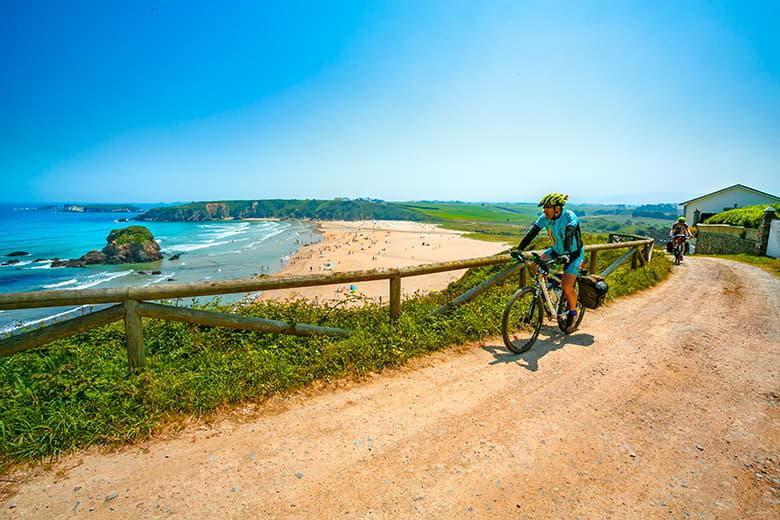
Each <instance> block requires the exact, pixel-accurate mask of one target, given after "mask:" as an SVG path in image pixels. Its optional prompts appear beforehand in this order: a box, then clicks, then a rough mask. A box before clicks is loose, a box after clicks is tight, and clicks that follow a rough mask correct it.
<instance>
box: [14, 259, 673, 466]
mask: <svg viewBox="0 0 780 520" xmlns="http://www.w3.org/2000/svg"><path fill="white" fill-rule="evenodd" d="M607 253H609V254H607ZM620 253H621V251H615V252H611V251H610V252H605V254H603V255H601V257H600V267H601V268H603V267H604V266H606V265H607V264H608V263H609V262H610V261H611V260H612V259H614V258H615V257H616V256H617V255H619V254H620ZM499 269H501V267H500V266H498V267H496V266H494V267H486V268H480V269H472V270H470V271H469V272H468V273H467V274H466V275H464V277H463V278H462V279H460V280H459V281H457V282H454V283H453V284H451V285H450V287H449V288H448V289H447V290H445V291H442V292H440V293H436V294H432V295H427V296H419V297H415V298H412V299H409V300H407V301H405V302H404V303H403V306H402V316H401V318H400V320H399V321H398V322H397V323H396V324H393V323H390V321H389V319H388V312H387V309H386V307H380V306H378V305H376V304H373V303H370V302H362V304H361V305H358V306H353V307H348V306H342V307H335V308H334V307H330V308H328V307H325V306H322V305H318V304H317V303H312V302H307V301H289V302H284V303H275V302H262V303H253V304H250V305H246V306H244V307H242V308H241V309H240V310H239V311H238V312H240V313H241V314H244V315H248V316H259V317H264V318H271V319H281V320H287V321H293V322H300V323H317V324H322V325H329V326H335V327H345V328H349V329H353V330H355V331H356V334H355V335H354V336H352V337H350V338H348V339H340V340H339V339H332V338H298V337H291V336H280V335H269V334H257V333H252V332H244V331H237V330H228V329H221V328H208V327H201V326H194V325H188V324H181V323H175V322H164V321H158V320H151V319H144V320H143V324H144V336H145V342H146V349H147V363H148V368H147V370H146V371H145V372H144V373H142V374H141V375H139V376H128V372H127V359H126V354H125V349H124V329H123V327H122V325H121V324H114V325H110V326H106V327H103V328H100V329H96V330H92V331H89V332H85V333H82V334H79V335H77V336H74V337H71V338H68V339H66V340H60V341H56V342H53V343H51V344H49V345H47V346H45V347H42V348H39V349H35V350H32V351H28V352H24V353H20V354H17V355H14V356H10V357H6V358H0V409H2V410H3V413H2V416H0V473H3V472H4V471H7V470H8V469H9V467H10V466H11V465H13V464H15V463H19V462H26V461H36V460H41V459H46V458H51V457H56V456H57V455H59V454H62V453H65V452H69V451H73V450H76V449H79V448H82V447H86V446H89V445H96V444H97V445H118V444H123V443H129V442H133V441H136V440H140V439H144V438H147V437H149V436H151V435H153V434H154V433H155V432H158V431H160V430H161V429H163V428H166V427H170V426H171V425H172V424H175V423H176V421H177V420H179V419H181V418H182V417H190V416H196V417H198V416H199V417H203V418H207V417H208V416H209V415H210V414H213V413H214V412H215V411H217V410H218V409H220V408H221V407H224V406H230V405H233V404H235V403H239V402H242V401H247V400H262V399H264V398H267V397H269V396H272V395H275V394H279V393H283V392H286V391H290V390H292V389H295V388H300V387H302V386H305V385H307V384H309V383H311V382H313V381H315V380H327V379H333V378H342V377H354V376H360V375H361V374H366V373H368V372H371V371H376V370H380V369H382V368H385V367H392V366H396V365H399V364H402V363H404V362H405V361H406V360H408V359H409V358H411V357H414V356H417V355H419V354H422V353H426V352H431V351H435V350H440V349H444V348H447V347H448V346H450V345H457V344H461V343H463V342H467V341H473V340H477V339H481V338H486V337H491V336H497V335H499V334H500V317H501V313H502V311H503V308H504V305H505V303H506V301H507V299H508V297H509V295H510V294H511V293H512V292H513V291H514V290H515V289H516V285H515V283H516V282H512V283H509V282H508V283H506V284H504V285H502V286H499V287H496V288H494V289H491V290H489V291H486V292H485V293H483V294H482V295H481V296H480V297H478V298H476V299H475V300H474V301H472V302H470V303H469V304H467V305H464V306H462V307H460V308H458V309H455V310H454V311H452V312H451V313H450V314H448V315H446V316H441V317H436V318H432V317H430V316H429V312H430V311H431V310H433V309H434V308H435V307H437V306H438V305H440V304H442V303H444V302H446V301H448V300H449V299H451V298H452V297H454V296H455V295H458V294H460V293H462V292H463V291H464V290H466V289H467V288H469V287H472V286H474V285H475V284H477V283H479V282H480V281H482V280H484V279H485V278H486V277H488V276H490V275H491V274H493V273H495V272H497V270H499ZM669 269H670V266H669V261H668V259H667V258H666V256H665V255H661V254H658V255H655V256H654V258H653V260H652V261H651V262H650V264H649V266H648V267H647V268H644V269H638V270H636V271H630V270H628V268H627V267H624V268H621V269H619V270H617V271H616V272H615V273H613V275H611V276H610V278H609V281H610V286H611V297H612V298H613V299H614V298H615V297H617V296H620V295H624V294H629V293H632V292H635V291H637V290H640V289H643V288H645V287H649V286H650V285H653V284H655V283H657V282H658V281H660V280H662V279H663V278H664V277H665V276H666V275H667V274H668V272H669ZM205 308H209V309H217V310H227V307H226V306H220V305H219V304H211V305H207V306H205Z"/></svg>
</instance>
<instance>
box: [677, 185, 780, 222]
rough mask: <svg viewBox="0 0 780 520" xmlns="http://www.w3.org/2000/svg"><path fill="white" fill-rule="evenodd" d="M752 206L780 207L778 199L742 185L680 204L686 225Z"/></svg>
mask: <svg viewBox="0 0 780 520" xmlns="http://www.w3.org/2000/svg"><path fill="white" fill-rule="evenodd" d="M754 204H766V205H767V206H773V207H774V208H775V209H780V207H778V206H780V197H775V196H774V195H770V194H769V193H764V192H763V191H758V190H754V189H753V188H748V187H747V186H743V185H742V184H735V185H734V186H729V187H728V188H723V189H722V190H718V191H713V192H712V193H708V194H706V195H702V196H700V197H696V198H695V199H691V200H686V201H685V202H681V203H680V205H681V206H682V207H683V213H682V214H683V216H685V220H686V222H687V223H688V225H695V224H698V223H699V222H702V221H704V220H706V219H707V218H709V217H711V216H712V215H715V214H717V213H721V212H723V211H727V210H730V209H734V208H744V207H745V206H753V205H754Z"/></svg>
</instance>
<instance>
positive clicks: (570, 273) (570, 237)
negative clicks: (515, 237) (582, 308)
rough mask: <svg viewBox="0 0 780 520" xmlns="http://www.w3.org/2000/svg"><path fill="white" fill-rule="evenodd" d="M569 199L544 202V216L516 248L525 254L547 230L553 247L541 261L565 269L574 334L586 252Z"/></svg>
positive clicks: (564, 285) (547, 198) (551, 196)
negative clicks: (577, 284) (578, 283)
mask: <svg viewBox="0 0 780 520" xmlns="http://www.w3.org/2000/svg"><path fill="white" fill-rule="evenodd" d="M568 198H569V196H568V195H563V194H562V193H550V194H548V195H545V196H544V197H543V198H542V200H541V202H539V206H541V207H542V208H543V211H544V212H543V213H542V214H541V215H539V218H537V219H536V222H534V225H533V226H532V227H531V230H530V231H529V232H528V233H527V234H526V235H525V237H524V238H523V240H522V241H521V242H520V244H519V245H518V246H517V250H518V251H523V250H524V249H525V248H526V247H528V245H529V244H530V243H531V242H532V241H533V239H534V238H536V235H538V234H539V231H540V230H541V229H542V228H545V229H547V233H548V234H549V236H550V239H551V240H552V247H550V248H548V249H546V250H545V251H544V253H543V254H542V258H543V259H544V260H545V261H549V260H551V259H557V260H558V261H559V262H560V263H561V264H563V266H564V273H563V279H562V280H561V286H562V288H563V295H564V296H565V297H566V303H567V304H568V307H569V311H568V313H567V315H566V329H567V330H566V332H573V331H574V324H575V323H577V293H576V292H575V291H574V282H576V280H577V275H578V274H579V269H580V265H581V264H582V262H583V260H585V250H584V248H583V244H582V233H581V231H580V222H579V219H577V215H575V214H574V212H573V211H571V210H570V209H567V210H564V209H563V205H564V204H566V201H567V200H568ZM514 254H517V253H514Z"/></svg>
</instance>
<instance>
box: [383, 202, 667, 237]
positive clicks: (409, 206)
mask: <svg viewBox="0 0 780 520" xmlns="http://www.w3.org/2000/svg"><path fill="white" fill-rule="evenodd" d="M394 204H396V205H398V206H401V207H402V208H404V209H406V210H410V211H413V212H417V213H419V214H421V215H424V216H425V217H426V218H428V219H430V220H431V221H433V222H437V223H439V224H440V225H441V226H442V227H444V228H448V229H455V230H459V231H466V232H467V233H468V234H467V236H468V237H470V238H475V239H478V240H488V241H495V242H509V243H516V242H519V241H520V238H522V236H523V235H524V234H525V232H526V231H527V230H528V229H529V228H530V226H531V224H532V223H533V222H534V221H535V220H536V218H537V217H538V215H539V214H540V213H541V210H540V208H539V207H538V206H537V205H536V204H534V203H493V202H480V203H468V202H441V203H438V202H403V203H394ZM567 208H569V209H571V210H572V211H574V213H576V214H577V215H578V216H579V217H580V220H581V227H582V231H583V233H586V234H587V233H626V234H635V235H642V236H648V237H651V238H654V239H656V240H658V241H663V240H665V239H666V237H667V235H668V233H669V228H670V227H671V225H672V223H673V222H674V221H673V220H671V219H669V220H666V219H658V218H648V217H634V216H632V215H631V213H632V211H633V208H632V207H628V206H625V205H622V204H603V205H596V204H571V205H568V206H567Z"/></svg>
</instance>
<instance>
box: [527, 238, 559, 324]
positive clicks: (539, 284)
mask: <svg viewBox="0 0 780 520" xmlns="http://www.w3.org/2000/svg"><path fill="white" fill-rule="evenodd" d="M533 257H534V263H535V264H536V269H535V270H532V271H531V273H532V274H533V277H534V280H535V283H534V285H533V288H534V299H538V298H540V297H541V300H542V302H543V305H544V310H545V312H546V313H547V317H548V318H549V319H553V318H554V317H555V316H557V315H558V312H557V311H556V310H555V307H554V303H553V298H552V296H551V295H550V289H549V288H548V287H547V285H548V283H549V282H548V277H549V278H551V279H552V280H553V281H554V282H555V283H556V284H557V285H558V287H561V280H560V279H559V278H558V277H557V276H556V275H554V274H552V275H551V274H550V268H549V264H548V263H547V262H545V261H544V260H543V259H542V257H540V256H539V255H538V254H536V253H533ZM524 263H525V262H524ZM534 271H535V272H534ZM528 286H529V287H530V284H529V285H528ZM561 296H562V295H561ZM555 304H558V301H555Z"/></svg>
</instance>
